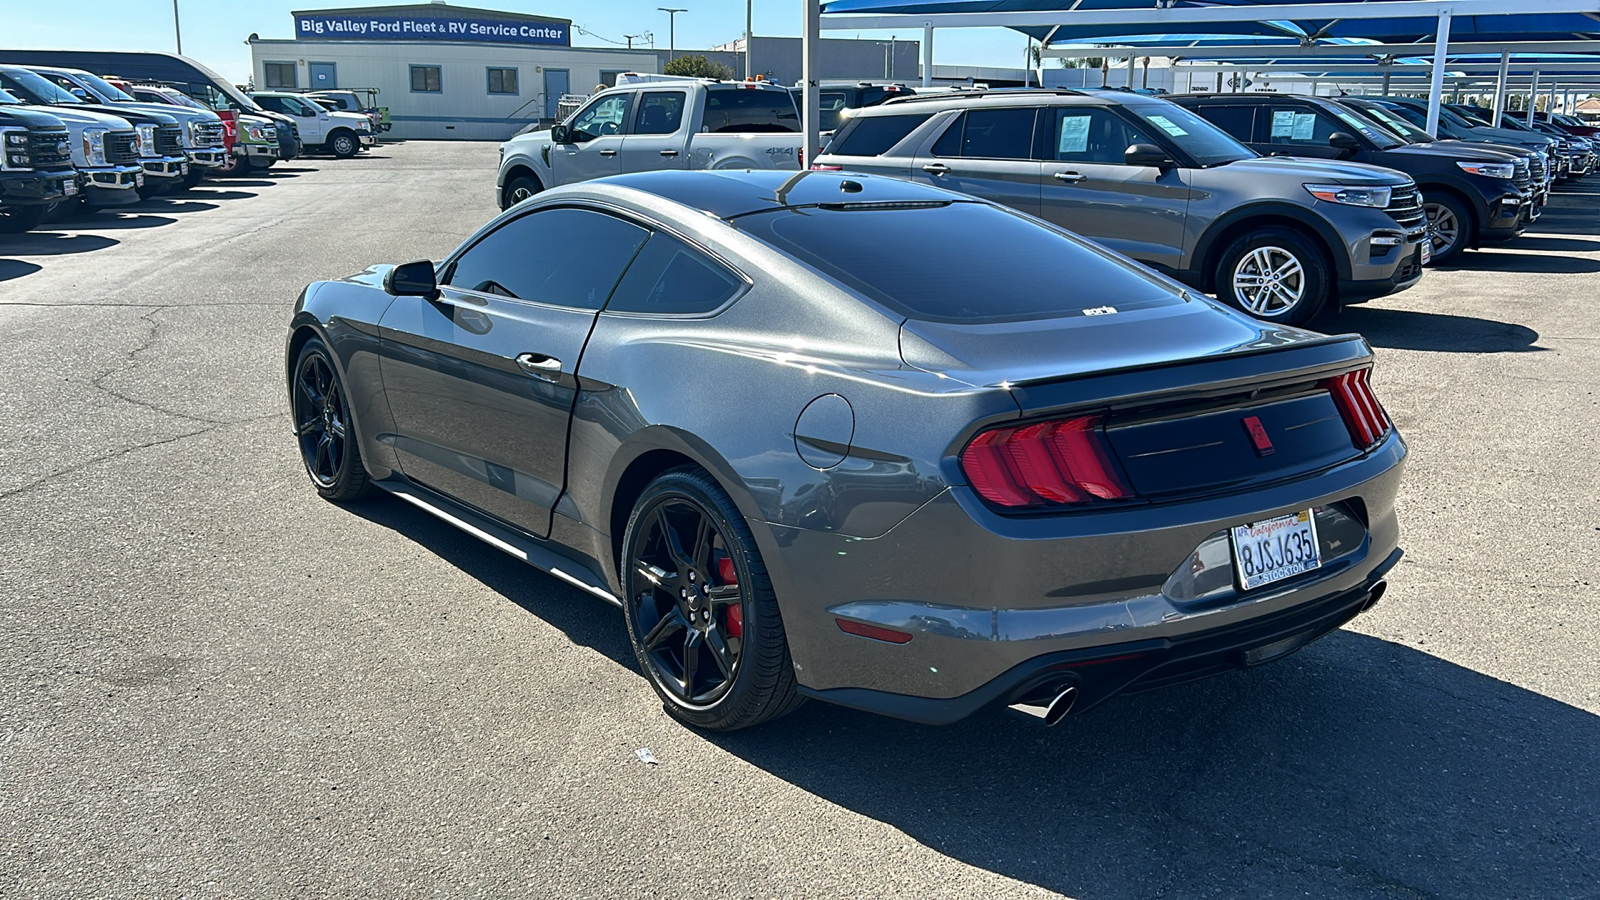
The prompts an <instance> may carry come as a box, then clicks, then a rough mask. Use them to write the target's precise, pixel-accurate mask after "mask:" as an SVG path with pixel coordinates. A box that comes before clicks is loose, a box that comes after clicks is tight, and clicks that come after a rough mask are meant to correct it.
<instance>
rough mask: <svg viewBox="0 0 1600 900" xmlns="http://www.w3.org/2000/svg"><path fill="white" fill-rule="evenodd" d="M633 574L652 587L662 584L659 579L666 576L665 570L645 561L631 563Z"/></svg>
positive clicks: (661, 585)
mask: <svg viewBox="0 0 1600 900" xmlns="http://www.w3.org/2000/svg"><path fill="white" fill-rule="evenodd" d="M633 574H635V575H637V576H639V577H640V578H643V579H644V580H645V581H647V582H649V583H650V585H651V586H652V587H658V588H659V587H663V586H664V585H663V584H662V583H661V581H662V579H663V578H666V577H667V573H666V572H663V571H661V569H659V568H657V567H655V566H652V565H650V564H649V563H647V562H635V563H634V564H633Z"/></svg>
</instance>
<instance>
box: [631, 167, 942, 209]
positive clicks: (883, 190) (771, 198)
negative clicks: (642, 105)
mask: <svg viewBox="0 0 1600 900" xmlns="http://www.w3.org/2000/svg"><path fill="white" fill-rule="evenodd" d="M797 176H798V177H797ZM846 182H852V183H854V184H856V185H859V186H860V190H847V189H846V187H845V183H846ZM603 183H604V184H606V185H609V186H612V187H619V188H632V189H635V190H639V191H644V192H646V193H650V194H655V195H657V196H660V197H665V198H666V199H668V200H671V201H674V202H676V203H681V204H683V205H684V206H689V207H693V208H695V209H701V210H704V211H706V212H707V213H710V214H711V215H713V216H716V217H717V218H719V219H731V218H733V217H735V216H740V215H744V214H745V213H753V212H764V211H767V210H775V209H783V208H785V207H794V206H813V205H816V204H819V203H911V202H923V203H926V202H928V201H944V202H948V201H952V200H971V199H972V198H971V197H966V196H963V195H960V194H954V193H951V192H949V191H946V190H943V189H941V188H936V187H930V186H927V185H920V184H912V183H911V182H908V181H900V180H898V179H894V178H875V177H873V176H871V175H860V174H856V173H853V172H825V171H806V172H795V171H752V170H745V169H730V170H726V171H721V172H704V171H701V172H685V171H665V172H636V173H631V174H628V175H615V176H612V177H610V178H607V179H605V180H604V182H603ZM780 190H782V191H783V192H784V193H783V198H782V199H780V198H779V196H778V192H779V191H780Z"/></svg>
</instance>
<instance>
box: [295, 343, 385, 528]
mask: <svg viewBox="0 0 1600 900" xmlns="http://www.w3.org/2000/svg"><path fill="white" fill-rule="evenodd" d="M292 408H293V411H294V433H295V440H296V441H297V442H298V443H299V445H300V460H301V461H302V462H303V463H305V467H306V474H307V475H310V476H311V483H312V484H313V485H314V486H315V487H316V489H317V493H319V494H321V495H322V496H323V497H325V498H327V499H329V500H333V501H336V502H344V501H348V500H356V499H359V498H361V497H362V496H364V495H366V493H367V492H368V491H369V490H370V487H371V486H370V485H369V484H368V482H367V469H366V467H365V466H364V465H362V463H361V448H360V447H359V446H357V442H356V433H355V426H354V425H353V424H352V423H351V421H350V403H349V400H348V399H347V398H346V397H345V393H344V387H343V385H341V384H339V372H338V370H337V369H335V368H334V367H333V357H332V355H331V354H330V353H329V352H328V345H327V344H324V343H323V342H322V340H321V339H320V338H312V339H311V340H309V341H307V342H306V345H305V346H304V347H301V348H300V355H299V356H298V357H297V358H296V359H295V364H294V393H293V400H292Z"/></svg>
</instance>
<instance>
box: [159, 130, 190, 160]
mask: <svg viewBox="0 0 1600 900" xmlns="http://www.w3.org/2000/svg"><path fill="white" fill-rule="evenodd" d="M156 153H158V154H160V155H161V156H182V155H183V129H182V128H180V127H178V126H177V125H162V126H160V127H158V128H157V129H156Z"/></svg>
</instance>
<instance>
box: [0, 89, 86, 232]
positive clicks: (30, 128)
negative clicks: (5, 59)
mask: <svg viewBox="0 0 1600 900" xmlns="http://www.w3.org/2000/svg"><path fill="white" fill-rule="evenodd" d="M77 193H78V173H77V171H76V170H74V169H73V168H72V132H70V131H69V130H67V126H66V124H65V123H64V122H62V121H61V119H60V118H59V117H57V116H53V115H51V114H49V113H46V112H40V111H38V110H33V109H29V108H27V107H26V106H24V105H23V103H22V101H21V100H18V99H17V98H16V97H13V96H11V95H10V94H8V93H6V92H5V91H0V234H18V233H21V232H24V231H27V230H28V229H30V228H33V227H35V226H37V225H38V224H39V223H41V222H43V221H44V219H45V216H46V215H48V214H49V212H50V207H51V206H53V205H54V204H56V203H60V202H61V201H63V200H66V199H68V198H69V197H75V196H77Z"/></svg>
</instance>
